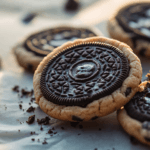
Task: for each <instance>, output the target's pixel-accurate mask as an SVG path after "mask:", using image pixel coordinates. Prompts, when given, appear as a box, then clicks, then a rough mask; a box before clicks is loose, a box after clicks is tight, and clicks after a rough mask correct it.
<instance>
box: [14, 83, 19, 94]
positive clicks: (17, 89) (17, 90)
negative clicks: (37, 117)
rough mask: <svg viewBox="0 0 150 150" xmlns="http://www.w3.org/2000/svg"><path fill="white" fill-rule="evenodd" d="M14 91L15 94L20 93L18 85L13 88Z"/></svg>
mask: <svg viewBox="0 0 150 150" xmlns="http://www.w3.org/2000/svg"><path fill="white" fill-rule="evenodd" d="M12 90H13V91H14V92H17V93H19V86H18V85H15V86H14V87H13V88H12Z"/></svg>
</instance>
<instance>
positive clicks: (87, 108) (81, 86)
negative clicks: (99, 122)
mask: <svg viewBox="0 0 150 150" xmlns="http://www.w3.org/2000/svg"><path fill="white" fill-rule="evenodd" d="M149 6H150V4H149V3H137V4H132V5H129V6H126V7H124V8H122V9H121V10H120V11H119V12H118V13H117V14H116V15H115V16H114V17H113V18H111V19H110V20H109V22H108V31H109V33H110V36H111V37H112V39H110V38H106V37H103V36H99V37H98V35H101V33H100V32H99V31H96V30H93V29H91V28H83V27H82V28H76V27H55V28H51V29H48V30H44V31H41V32H37V33H34V34H32V35H30V36H29V37H27V38H26V39H25V40H24V41H23V42H22V43H21V44H18V45H17V46H16V47H15V48H14V53H15V55H16V58H17V60H18V62H19V64H20V65H21V66H22V67H24V68H25V69H27V70H30V71H33V72H34V71H35V70H36V71H35V73H34V79H33V86H34V93H35V98H36V103H37V104H38V105H39V106H40V108H41V109H42V110H43V111H44V112H45V113H46V114H48V115H49V116H51V117H53V118H56V119H60V120H65V121H73V122H80V121H89V120H95V119H97V118H98V117H103V116H106V115H108V114H110V113H112V112H114V111H116V110H118V111H117V117H118V121H119V122H120V124H121V125H122V127H123V128H124V130H125V131H126V132H127V133H129V134H130V135H132V136H134V137H136V138H137V139H138V140H139V141H141V142H143V143H145V144H148V145H150V81H149V78H150V77H149V76H150V75H149V74H148V75H147V76H148V79H147V81H144V82H142V83H141V78H142V67H141V63H140V60H139V58H138V57H137V56H136V55H135V54H134V52H135V53H136V54H141V55H143V56H147V57H149V56H150V48H149V40H150V26H149V22H150V9H149V8H150V7H149ZM120 41H121V42H120ZM123 42H124V43H123ZM125 43H126V44H125ZM128 45H129V46H128ZM130 47H131V48H132V49H133V50H132V49H131V48H130ZM140 83H141V84H140Z"/></svg>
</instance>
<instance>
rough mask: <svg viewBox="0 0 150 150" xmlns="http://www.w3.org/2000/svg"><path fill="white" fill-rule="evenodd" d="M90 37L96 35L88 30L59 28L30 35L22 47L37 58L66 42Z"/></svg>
mask: <svg viewBox="0 0 150 150" xmlns="http://www.w3.org/2000/svg"><path fill="white" fill-rule="evenodd" d="M92 36H96V35H95V34H94V33H93V32H92V31H90V30H88V29H82V28H68V27H66V28H65V27H62V28H61V27H60V28H54V29H49V30H45V31H42V32H39V33H36V34H33V35H31V36H30V37H28V38H27V39H26V41H25V43H24V46H25V48H26V49H27V50H29V51H32V52H34V53H35V54H36V55H38V56H46V55H47V54H49V53H50V52H51V51H53V49H54V48H56V47H58V46H61V45H62V44H64V43H66V42H68V41H73V40H75V39H78V38H87V37H92Z"/></svg>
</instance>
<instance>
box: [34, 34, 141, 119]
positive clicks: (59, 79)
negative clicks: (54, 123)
mask: <svg viewBox="0 0 150 150" xmlns="http://www.w3.org/2000/svg"><path fill="white" fill-rule="evenodd" d="M141 77H142V68H141V63H140V60H139V59H138V57H137V56H136V55H135V54H134V53H133V52H132V50H131V48H130V47H129V46H128V45H126V44H124V43H122V42H119V41H117V40H113V39H109V38H105V37H93V38H86V39H78V40H75V41H74V42H67V43H65V44H63V45H62V46H60V47H58V48H56V49H55V50H54V51H53V52H52V53H50V54H49V55H47V56H46V57H45V58H44V59H43V60H42V62H41V63H40V65H39V66H38V68H37V70H36V71H35V74H34V78H33V86H34V94H35V98H36V103H37V104H39V106H40V108H41V109H42V110H43V111H44V112H45V113H46V114H48V115H50V116H51V117H54V118H57V119H60V120H66V121H88V120H94V119H96V118H98V117H102V116H106V115H108V114H110V113H112V112H114V111H115V110H117V109H120V107H121V106H123V105H125V104H126V103H127V102H128V101H129V100H130V99H131V98H132V97H133V96H134V94H135V93H136V91H137V88H138V85H139V83H140V81H141Z"/></svg>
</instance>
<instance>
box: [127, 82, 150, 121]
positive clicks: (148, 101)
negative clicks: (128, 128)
mask: <svg viewBox="0 0 150 150" xmlns="http://www.w3.org/2000/svg"><path fill="white" fill-rule="evenodd" d="M125 109H126V111H127V113H128V115H129V116H131V117H132V118H134V119H137V120H139V121H141V122H143V121H150V83H147V86H146V88H145V90H144V91H142V92H138V93H136V94H135V96H134V97H133V98H132V99H131V101H130V102H129V103H127V104H126V105H125Z"/></svg>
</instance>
